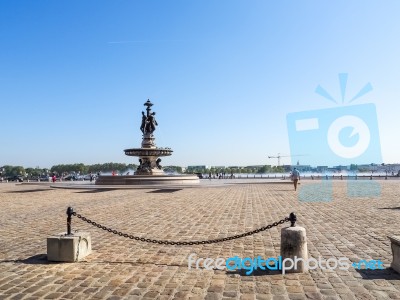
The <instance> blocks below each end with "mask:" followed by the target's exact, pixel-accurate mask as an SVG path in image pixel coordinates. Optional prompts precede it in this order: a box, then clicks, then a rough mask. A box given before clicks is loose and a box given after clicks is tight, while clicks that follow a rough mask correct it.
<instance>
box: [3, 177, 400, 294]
mask: <svg viewBox="0 0 400 300" xmlns="http://www.w3.org/2000/svg"><path fill="white" fill-rule="evenodd" d="M213 182H216V181H213ZM234 182H237V184H228V183H234ZM224 183H226V184H224ZM379 183H380V185H381V195H380V196H379V197H375V198H374V197H358V198H357V197H349V196H347V193H346V181H335V182H334V183H333V197H332V199H333V200H332V201H330V202H301V201H299V200H298V193H299V192H301V190H302V189H304V188H306V187H307V186H308V185H312V184H318V181H311V180H310V181H302V183H301V185H300V188H299V190H298V191H297V192H295V191H294V190H293V186H292V185H290V184H285V183H283V182H278V181H277V182H276V183H270V182H263V181H262V180H258V181H256V182H255V181H247V182H246V181H245V180H242V181H235V180H230V181H228V180H226V181H219V184H214V183H211V184H210V186H208V185H207V184H206V183H204V184H202V185H201V186H199V187H198V188H193V187H190V188H183V189H179V188H176V189H172V190H169V189H128V190H126V189H125V190H107V189H104V190H95V189H94V190H84V189H53V188H50V187H49V184H41V185H15V184H12V183H0V205H1V206H0V207H1V210H0V299H400V275H399V274H397V273H396V272H394V271H393V270H392V269H390V263H391V261H392V252H391V248H390V242H389V239H388V238H387V236H388V235H392V234H397V235H399V234H400V229H399V225H398V224H399V223H398V221H399V216H400V200H399V196H400V182H399V181H397V180H381V181H379ZM317 190H318V188H317ZM317 198H318V197H317ZM315 200H318V199H314V201H315ZM68 206H72V207H73V208H74V210H75V211H76V212H77V213H79V214H82V215H83V216H85V217H87V218H90V219H92V220H94V221H96V222H98V223H100V224H102V225H105V226H108V227H111V228H113V229H116V230H119V231H122V232H124V233H128V234H132V235H135V236H140V237H144V238H150V239H160V240H171V241H192V240H207V239H216V238H222V237H226V236H231V235H236V234H240V233H243V232H246V231H250V230H253V229H257V228H260V227H263V226H266V225H268V224H271V223H273V222H276V221H279V220H281V219H283V218H285V217H287V216H289V213H290V212H292V211H293V212H295V213H296V214H297V218H298V222H297V225H299V226H303V227H305V228H306V230H307V238H308V250H309V255H310V256H311V257H315V258H317V257H323V258H324V259H328V258H331V257H337V258H340V257H348V258H349V259H350V260H351V261H358V260H361V259H366V260H371V259H375V260H381V261H383V263H384V269H383V270H355V269H354V268H352V267H351V268H350V269H349V270H321V269H316V270H311V271H309V272H308V273H305V274H285V275H281V274H279V273H277V271H256V272H254V273H253V274H252V275H249V276H248V275H246V274H244V273H243V272H242V271H234V272H232V271H226V270H217V269H215V270H205V269H193V268H192V269H190V270H189V269H188V256H189V255H190V254H191V253H195V254H196V255H197V257H199V258H207V257H208V258H213V259H216V258H219V257H222V258H228V257H233V256H239V257H242V258H244V257H251V258H255V257H257V256H261V257H264V258H266V257H277V256H279V254H280V230H281V229H282V228H283V227H285V226H289V224H288V223H285V224H284V225H280V226H278V227H274V228H272V229H270V230H267V231H263V232H260V233H257V234H254V235H251V236H248V237H244V238H240V239H236V240H232V241H227V242H222V243H217V244H211V245H198V246H168V245H159V244H150V243H143V242H138V241H135V240H130V239H126V238H124V237H120V236H116V235H113V234H110V233H109V232H106V231H103V230H101V229H98V228H95V227H93V226H91V225H89V224H87V223H84V222H83V221H82V220H80V219H78V218H77V217H73V219H72V229H73V231H75V230H79V231H88V232H90V233H91V236H92V248H93V253H92V254H90V255H89V256H87V257H85V258H84V259H83V261H81V262H78V263H50V262H48V261H47V259H46V252H47V249H46V238H47V237H48V236H49V235H52V234H58V233H60V232H65V231H66V213H65V212H66V209H67V207H68Z"/></svg>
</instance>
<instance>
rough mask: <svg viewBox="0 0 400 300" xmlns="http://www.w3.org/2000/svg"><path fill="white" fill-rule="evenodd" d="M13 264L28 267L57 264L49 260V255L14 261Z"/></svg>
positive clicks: (38, 255)
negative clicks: (21, 264)
mask: <svg viewBox="0 0 400 300" xmlns="http://www.w3.org/2000/svg"><path fill="white" fill-rule="evenodd" d="M13 262H16V263H23V264H27V265H48V264H53V263H55V262H51V261H48V260H47V254H37V255H34V256H31V257H28V258H26V259H17V260H13Z"/></svg>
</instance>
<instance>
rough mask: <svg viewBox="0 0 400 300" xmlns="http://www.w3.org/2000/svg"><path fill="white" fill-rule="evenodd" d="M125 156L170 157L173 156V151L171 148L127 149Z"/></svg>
mask: <svg viewBox="0 0 400 300" xmlns="http://www.w3.org/2000/svg"><path fill="white" fill-rule="evenodd" d="M124 152H125V155H128V156H139V157H142V156H154V157H160V156H170V155H172V152H173V150H172V149H169V148H132V149H125V150H124Z"/></svg>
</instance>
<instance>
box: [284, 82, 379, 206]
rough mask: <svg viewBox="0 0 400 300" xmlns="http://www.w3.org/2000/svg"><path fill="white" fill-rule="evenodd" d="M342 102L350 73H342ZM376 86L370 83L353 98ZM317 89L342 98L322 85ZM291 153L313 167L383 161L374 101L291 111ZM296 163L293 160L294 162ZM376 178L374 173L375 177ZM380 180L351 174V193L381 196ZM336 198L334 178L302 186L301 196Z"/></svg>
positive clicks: (312, 199) (314, 199)
mask: <svg viewBox="0 0 400 300" xmlns="http://www.w3.org/2000/svg"><path fill="white" fill-rule="evenodd" d="M339 81H340V87H341V94H342V104H344V95H345V91H346V86H347V74H339ZM371 90H372V86H371V84H369V83H368V84H366V85H365V86H364V87H363V88H362V89H361V90H360V91H359V92H358V93H357V94H356V95H355V96H354V97H353V98H352V99H351V100H350V101H349V103H351V102H352V101H354V100H356V99H357V98H359V97H361V96H363V95H364V94H366V93H368V92H370V91H371ZM316 93H318V94H320V95H321V96H323V97H324V98H326V99H328V100H329V101H332V102H334V103H337V104H338V102H337V101H336V100H335V99H334V98H333V97H332V96H331V95H330V94H329V93H328V92H327V91H326V90H325V89H323V88H322V87H321V86H318V87H317V89H316ZM286 121H287V128H288V135H289V145H290V153H291V154H292V155H293V156H294V155H299V154H301V155H304V158H303V159H302V164H303V165H310V166H312V167H318V166H323V167H324V169H325V167H331V168H332V167H335V166H350V165H354V164H355V165H367V164H368V165H369V164H371V163H375V164H380V163H382V154H381V146H380V139H379V129H378V119H377V114H376V107H375V105H374V104H373V103H367V104H359V105H341V106H336V107H333V108H329V109H320V110H311V111H302V112H295V113H289V114H287V116H286ZM292 164H293V162H292ZM371 178H372V177H371ZM380 191H381V188H380V184H379V183H378V182H373V181H370V180H368V181H362V180H360V181H359V180H357V177H355V176H353V177H347V195H348V196H349V197H378V196H379V195H380ZM332 199H333V185H332V180H328V174H327V175H326V180H322V181H321V182H320V183H314V184H311V185H306V186H304V187H302V188H301V189H300V191H299V200H300V201H305V202H326V201H332Z"/></svg>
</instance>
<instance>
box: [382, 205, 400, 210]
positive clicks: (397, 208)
mask: <svg viewBox="0 0 400 300" xmlns="http://www.w3.org/2000/svg"><path fill="white" fill-rule="evenodd" d="M378 209H396V210H399V209H400V206H399V207H378Z"/></svg>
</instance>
